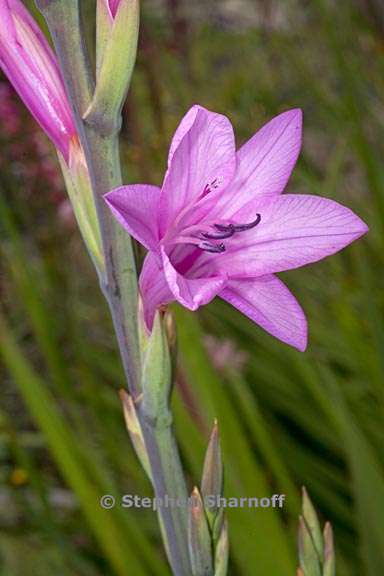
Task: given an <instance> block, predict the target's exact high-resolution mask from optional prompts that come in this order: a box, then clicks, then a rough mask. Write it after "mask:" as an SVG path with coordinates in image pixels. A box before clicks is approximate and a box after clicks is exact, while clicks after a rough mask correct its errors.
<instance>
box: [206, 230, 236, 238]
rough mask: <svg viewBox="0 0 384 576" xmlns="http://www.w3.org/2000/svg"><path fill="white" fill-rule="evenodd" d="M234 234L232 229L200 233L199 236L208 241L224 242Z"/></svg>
mask: <svg viewBox="0 0 384 576" xmlns="http://www.w3.org/2000/svg"><path fill="white" fill-rule="evenodd" d="M234 233H235V230H234V229H233V228H229V229H228V230H223V231H222V232H216V233H215V232H202V233H201V235H202V236H203V237H204V238H207V239H208V240H224V238H230V237H231V236H233V235H234Z"/></svg>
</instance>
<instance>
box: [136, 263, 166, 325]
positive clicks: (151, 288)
mask: <svg viewBox="0 0 384 576" xmlns="http://www.w3.org/2000/svg"><path fill="white" fill-rule="evenodd" d="M139 286H140V294H141V297H142V301H143V307H144V319H145V323H146V326H147V328H148V330H150V331H151V330H152V326H153V319H154V317H155V313H156V310H157V308H159V307H160V306H164V305H166V304H169V302H172V300H174V299H175V297H174V295H173V294H172V292H171V291H170V289H169V286H168V283H167V281H166V279H165V276H164V270H163V269H162V268H161V267H160V266H159V263H158V260H157V258H156V256H155V255H154V254H152V253H151V252H149V253H148V254H147V256H146V257H145V260H144V264H143V268H142V270H141V274H140V280H139Z"/></svg>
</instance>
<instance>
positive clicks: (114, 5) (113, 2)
mask: <svg viewBox="0 0 384 576" xmlns="http://www.w3.org/2000/svg"><path fill="white" fill-rule="evenodd" d="M120 1H121V0H107V4H108V7H109V9H110V11H111V15H112V18H115V16H116V13H117V10H118V8H119V4H120Z"/></svg>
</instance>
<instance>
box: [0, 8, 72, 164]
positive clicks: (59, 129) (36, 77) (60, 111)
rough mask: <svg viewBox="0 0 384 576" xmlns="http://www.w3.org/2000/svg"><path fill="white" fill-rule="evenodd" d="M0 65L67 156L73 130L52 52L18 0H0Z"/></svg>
mask: <svg viewBox="0 0 384 576" xmlns="http://www.w3.org/2000/svg"><path fill="white" fill-rule="evenodd" d="M0 67H1V68H2V69H3V71H4V73H5V74H6V75H7V76H8V78H9V80H10V82H11V83H12V84H13V86H14V88H15V90H16V91H17V92H18V94H19V96H20V97H21V98H22V100H23V101H24V103H25V105H26V106H27V107H28V108H29V110H30V112H31V113H32V114H33V116H34V117H35V119H36V120H37V121H38V123H39V124H40V126H41V127H42V128H43V130H44V131H45V132H46V133H47V134H48V136H49V137H50V138H51V140H52V141H53V143H54V145H55V146H56V148H58V149H59V150H60V152H61V153H62V154H63V155H64V157H65V158H66V159H68V149H69V144H70V140H71V138H72V137H73V136H74V135H75V134H76V130H75V127H74V124H73V121H72V114H71V110H70V107H69V103H68V100H67V97H66V93H65V89H64V84H63V81H62V78H61V74H60V70H59V67H58V64H57V60H56V57H55V55H54V54H53V52H52V50H51V48H50V46H49V44H48V42H47V40H46V39H45V37H44V34H43V33H42V32H41V30H40V29H39V27H38V25H37V24H36V22H35V21H34V19H33V18H32V16H31V15H30V14H29V12H28V11H27V10H26V8H24V6H23V4H22V2H21V1H20V0H0Z"/></svg>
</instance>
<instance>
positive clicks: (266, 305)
mask: <svg viewBox="0 0 384 576" xmlns="http://www.w3.org/2000/svg"><path fill="white" fill-rule="evenodd" d="M301 124H302V114H301V111H300V110H290V111H288V112H284V113H283V114H280V115H279V116H277V117H276V118H274V119H273V120H271V121H270V122H269V123H268V124H266V125H265V126H264V127H263V128H261V130H259V131H258V132H257V133H256V134H255V135H254V136H253V137H252V138H251V139H250V140H249V141H248V142H246V144H244V146H242V147H241V148H240V150H238V151H237V152H236V149H235V140H234V135H233V130H232V126H231V123H230V122H229V120H228V119H227V118H226V117H225V116H221V115H220V114H214V113H212V112H209V111H208V110H206V109H204V108H202V107H201V106H193V107H192V108H191V109H190V110H189V112H188V113H187V114H186V116H185V117H184V118H183V120H182V121H181V123H180V125H179V127H178V129H177V130H176V133H175V135H174V137H173V140H172V143H171V148H170V151H169V158H168V170H167V172H166V175H165V178H164V182H163V186H162V188H161V189H160V188H158V187H156V186H150V185H145V184H142V185H140V184H138V185H131V186H122V187H121V188H117V189H116V190H113V191H111V192H109V193H108V194H106V196H105V198H106V201H107V203H108V205H109V206H110V208H111V210H112V212H113V214H114V215H115V217H116V218H117V220H118V221H119V222H120V223H121V224H122V225H123V226H124V228H125V229H126V230H127V231H128V232H129V233H130V234H132V236H134V237H135V238H136V239H137V240H138V241H139V242H141V243H142V244H143V245H144V246H145V247H146V248H147V249H148V250H149V253H148V255H147V256H146V259H145V262H144V265H143V269H142V272H141V276H140V290H141V295H142V299H143V303H144V314H145V320H146V323H147V326H148V328H149V329H151V326H152V322H153V317H154V313H155V310H156V308H158V307H159V306H161V305H164V304H167V303H169V302H171V301H173V300H177V301H178V302H180V303H181V304H182V305H183V306H185V307H187V308H189V309H190V310H196V309H197V308H198V307H199V306H201V305H202V304H207V303H208V302H210V301H211V300H212V299H213V298H214V297H215V296H217V295H218V296H220V297H221V298H223V299H224V300H226V301H227V302H230V303H231V304H232V305H233V306H235V307H236V308H238V309H239V310H240V311H241V312H243V314H245V315H247V316H249V318H251V319H252V320H253V321H254V322H256V323H257V324H259V325H260V326H262V327H263V328H264V329H265V330H267V331H268V332H270V333H271V334H273V335H274V336H276V337H277V338H279V339H280V340H282V341H283V342H287V343H288V344H291V345H292V346H295V347H296V348H298V349H299V350H304V349H305V348H306V343H307V324H306V319H305V316H304V313H303V311H302V309H301V307H300V305H299V304H298V302H297V301H296V299H295V298H294V296H293V295H292V294H291V293H290V292H289V290H288V289H287V288H286V286H285V285H284V284H283V283H282V282H281V280H279V279H278V278H277V277H276V276H275V275H274V273H275V272H281V271H283V270H289V269H292V268H298V267H299V266H303V265H305V264H309V263H310V262H315V261H317V260H320V259H322V258H324V257H325V256H329V255H330V254H334V253H335V252H337V251H338V250H341V249H342V248H344V247H345V246H346V245H347V244H350V243H351V242H352V241H353V240H356V238H358V237H359V236H361V235H362V234H364V233H365V232H366V231H367V226H366V225H365V224H364V222H363V221H362V220H361V219H360V218H359V217H358V216H356V215H355V214H354V213H353V212H352V211H351V210H349V209H348V208H345V207H344V206H341V205H340V204H338V203H337V202H334V201H333V200H328V199H325V198H320V197H318V196H310V195H306V194H305V195H304V194H300V195H296V194H285V195H281V192H282V191H283V190H284V188H285V186H286V184H287V181H288V178H289V176H290V174H291V172H292V169H293V167H294V165H295V163H296V160H297V157H298V154H299V151H300V147H301Z"/></svg>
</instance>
